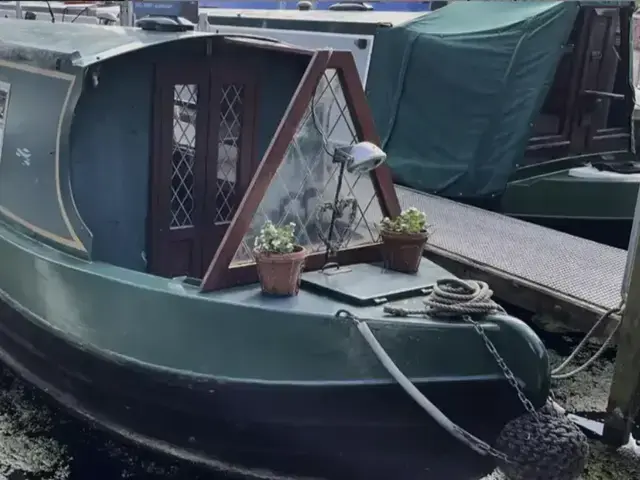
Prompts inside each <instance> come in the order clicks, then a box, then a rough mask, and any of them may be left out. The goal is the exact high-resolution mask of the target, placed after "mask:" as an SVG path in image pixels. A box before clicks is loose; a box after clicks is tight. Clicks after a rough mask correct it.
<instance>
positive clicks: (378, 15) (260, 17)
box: [200, 8, 429, 28]
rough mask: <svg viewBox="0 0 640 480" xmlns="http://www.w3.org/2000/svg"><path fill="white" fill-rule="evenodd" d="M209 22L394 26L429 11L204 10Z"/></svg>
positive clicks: (202, 9)
mask: <svg viewBox="0 0 640 480" xmlns="http://www.w3.org/2000/svg"><path fill="white" fill-rule="evenodd" d="M200 12H201V13H206V14H207V16H208V18H209V23H213V24H215V23H225V24H226V23H231V24H235V23H237V22H238V21H239V20H240V19H242V20H241V21H242V22H252V21H254V22H265V21H266V22H291V23H294V22H295V23H297V22H309V23H316V24H318V23H330V24H334V28H335V25H345V24H357V25H370V26H387V27H390V26H394V25H401V24H403V23H407V22H410V21H412V20H415V19H416V18H419V17H421V16H423V15H428V14H429V12H388V11H375V10H374V11H370V12H350V11H346V12H345V11H331V10H306V11H305V10H284V9H282V10H258V9H237V8H201V9H200Z"/></svg>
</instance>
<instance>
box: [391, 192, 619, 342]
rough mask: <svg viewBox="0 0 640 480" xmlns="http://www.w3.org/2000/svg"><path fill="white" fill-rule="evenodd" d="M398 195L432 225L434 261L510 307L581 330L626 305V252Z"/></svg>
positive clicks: (417, 195)
mask: <svg viewBox="0 0 640 480" xmlns="http://www.w3.org/2000/svg"><path fill="white" fill-rule="evenodd" d="M398 196H399V199H400V203H401V206H402V208H408V207H410V206H415V207H417V208H419V209H421V210H423V211H424V212H425V213H426V214H427V217H428V219H429V222H430V223H432V224H433V225H434V227H433V236H432V237H431V239H430V240H429V248H428V249H429V253H428V256H429V257H430V258H431V259H432V260H434V261H436V262H437V263H439V264H441V265H442V266H444V267H445V268H447V269H448V270H450V271H452V272H453V273H455V274H456V275H458V276H459V277H462V278H475V279H478V280H484V281H486V282H487V283H489V285H491V287H492V289H493V290H494V291H495V293H496V296H497V297H499V298H501V299H502V300H504V301H507V302H509V303H512V304H514V305H517V306H520V307H522V308H526V309H528V310H532V311H536V312H540V313H553V314H554V317H560V320H562V321H564V322H565V323H566V324H567V325H568V326H570V327H573V328H577V329H580V330H586V329H588V328H590V327H591V326H592V325H593V322H594V321H595V320H596V319H597V318H598V316H599V315H601V314H602V313H603V312H604V311H605V310H608V309H610V308H613V307H615V306H617V305H618V304H619V302H620V290H621V285H622V277H623V273H624V268H625V263H626V257H627V252H626V251H625V250H621V249H618V248H613V247H610V246H608V245H602V244H599V243H596V242H592V241H590V240H585V239H583V238H579V237H575V236H572V235H568V234H566V233H562V232H558V231H555V230H551V229H548V228H544V227H541V226H539V225H535V224H532V223H528V222H524V221H521V220H517V219H515V218H511V217H507V216H504V215H500V214H497V213H494V212H489V211H486V210H481V209H479V208H475V207H471V206H468V205H464V204H460V203H457V202H454V201H451V200H447V199H443V198H440V197H436V196H432V195H425V194H422V193H419V192H416V191H413V190H411V189H407V188H403V187H398Z"/></svg>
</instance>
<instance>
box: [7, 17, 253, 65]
mask: <svg viewBox="0 0 640 480" xmlns="http://www.w3.org/2000/svg"><path fill="white" fill-rule="evenodd" d="M0 31H1V32H2V34H1V35H0V38H1V41H0V58H5V59H12V58H14V57H18V56H19V55H21V52H24V51H25V50H30V51H36V52H48V53H53V54H56V55H60V56H64V57H67V58H69V59H70V60H71V62H72V64H73V65H74V66H77V67H87V66H89V65H92V64H94V63H98V62H102V61H104V60H107V59H109V58H113V57H117V56H119V55H122V54H125V53H128V52H132V51H135V50H139V49H142V48H146V47H151V46H154V45H159V44H162V43H166V42H172V41H176V40H183V39H188V38H194V37H203V36H204V37H216V36H220V37H221V35H218V34H216V33H214V32H211V33H208V32H197V31H191V32H155V31H145V30H142V29H141V28H125V27H117V26H113V27H104V26H101V25H87V24H79V23H70V22H69V23H49V22H38V21H25V20H16V19H6V18H0ZM243 40H244V39H243ZM246 41H250V40H246Z"/></svg>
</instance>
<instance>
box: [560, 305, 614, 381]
mask: <svg viewBox="0 0 640 480" xmlns="http://www.w3.org/2000/svg"><path fill="white" fill-rule="evenodd" d="M624 309H625V301H624V297H623V299H622V301H621V302H620V305H618V306H617V307H615V308H612V309H610V310H607V311H606V312H605V313H604V314H603V315H602V316H601V317H600V318H599V319H598V321H597V322H596V323H595V324H594V325H593V327H591V330H589V331H588V332H587V334H586V335H585V336H584V338H583V339H582V341H581V342H580V343H579V344H578V346H577V347H576V348H575V349H574V350H573V352H571V355H569V356H568V357H567V358H566V359H565V360H564V361H563V362H562V363H561V364H560V365H558V366H557V367H555V368H554V369H552V370H551V378H553V379H554V380H565V379H567V378H570V377H573V376H574V375H576V374H578V373H580V372H582V371H583V370H585V369H586V368H588V367H589V366H590V365H591V364H592V363H593V362H595V361H596V360H598V359H599V358H600V357H601V356H602V354H603V353H604V352H605V350H606V349H607V347H608V346H609V344H610V343H611V340H613V337H614V335H615V334H616V332H617V331H618V329H619V328H620V325H621V324H622V320H621V319H622V314H623V313H624ZM614 314H617V315H618V318H617V319H616V326H615V327H613V328H612V329H611V332H609V335H608V336H607V338H606V339H605V341H604V343H603V344H602V345H601V346H600V348H599V349H598V351H597V352H596V353H594V354H593V355H592V356H591V358H589V359H588V360H587V361H586V362H584V363H583V364H582V365H580V366H579V367H576V368H574V369H573V370H570V371H568V372H564V373H562V371H563V370H565V369H566V368H567V366H568V365H569V364H570V363H571V362H572V361H573V359H574V358H576V355H578V353H580V351H582V349H583V348H584V346H585V345H586V344H587V342H588V341H589V340H590V339H591V337H592V336H593V334H594V333H595V331H596V330H597V329H598V327H600V325H602V324H603V323H604V322H605V321H606V320H608V319H609V318H610V317H611V316H612V315H614Z"/></svg>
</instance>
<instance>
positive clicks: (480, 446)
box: [454, 425, 515, 464]
mask: <svg viewBox="0 0 640 480" xmlns="http://www.w3.org/2000/svg"><path fill="white" fill-rule="evenodd" d="M454 428H455V429H456V432H458V433H459V434H460V435H462V436H463V437H464V438H465V439H466V440H467V441H468V442H469V443H472V444H474V445H475V446H476V449H477V450H481V451H482V452H484V453H485V454H486V455H490V456H492V457H493V458H497V459H499V460H502V461H503V462H505V463H511V464H515V462H514V461H513V460H511V459H510V458H509V457H507V456H506V455H505V454H504V453H502V452H501V451H500V450H497V449H495V448H494V447H492V446H491V445H489V444H488V443H487V442H485V441H484V440H480V439H479V438H478V437H475V436H473V435H471V434H470V433H469V432H467V431H466V430H464V429H462V428H460V427H459V426H457V425H456V426H455V427H454Z"/></svg>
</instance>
